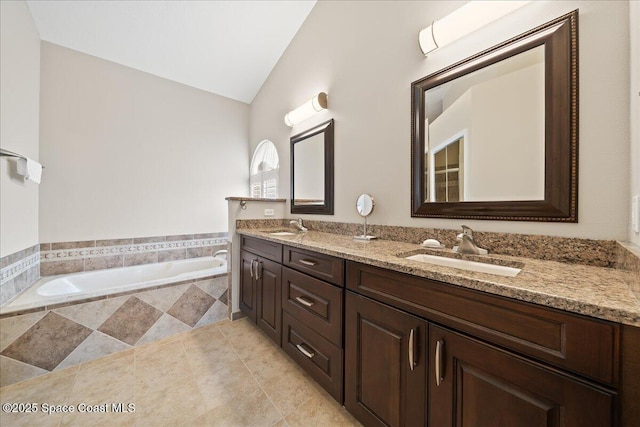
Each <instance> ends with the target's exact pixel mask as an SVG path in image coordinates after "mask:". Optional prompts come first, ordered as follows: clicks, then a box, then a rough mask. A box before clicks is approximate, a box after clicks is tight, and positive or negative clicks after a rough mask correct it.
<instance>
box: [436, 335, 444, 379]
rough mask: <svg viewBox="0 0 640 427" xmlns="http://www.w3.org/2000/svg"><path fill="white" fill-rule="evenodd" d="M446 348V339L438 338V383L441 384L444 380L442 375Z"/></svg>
mask: <svg viewBox="0 0 640 427" xmlns="http://www.w3.org/2000/svg"><path fill="white" fill-rule="evenodd" d="M443 350H444V340H438V342H436V363H435V365H436V366H435V371H436V385H437V386H440V383H441V382H442V381H443V380H444V377H443V376H442V352H443Z"/></svg>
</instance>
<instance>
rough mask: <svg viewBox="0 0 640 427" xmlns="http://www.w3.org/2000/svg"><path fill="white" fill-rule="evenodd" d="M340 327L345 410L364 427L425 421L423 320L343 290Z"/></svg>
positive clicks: (425, 330)
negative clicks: (343, 350)
mask: <svg viewBox="0 0 640 427" xmlns="http://www.w3.org/2000/svg"><path fill="white" fill-rule="evenodd" d="M345 325H346V331H345V407H346V408H347V410H348V411H349V412H351V413H352V414H353V415H354V416H355V417H356V418H357V419H358V420H359V421H360V422H362V423H363V424H364V425H365V426H424V425H426V419H425V416H426V403H427V400H426V399H427V396H426V390H427V386H426V385H427V378H426V374H427V363H428V360H427V353H426V349H427V322H425V321H424V320H422V319H420V318H418V317H415V316H412V315H409V314H407V313H405V312H402V311H400V310H396V309H394V308H391V307H389V306H386V305H384V304H380V303H378V302H376V301H373V300H370V299H368V298H365V297H363V296H360V295H356V294H353V293H351V292H347V293H346V310H345ZM432 425H434V426H435V425H444V424H432Z"/></svg>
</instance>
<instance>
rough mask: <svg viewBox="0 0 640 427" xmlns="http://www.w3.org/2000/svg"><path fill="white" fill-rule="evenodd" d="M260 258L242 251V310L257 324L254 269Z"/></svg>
mask: <svg viewBox="0 0 640 427" xmlns="http://www.w3.org/2000/svg"><path fill="white" fill-rule="evenodd" d="M257 259H258V257H257V256H256V255H254V254H252V253H250V252H246V251H240V303H239V305H240V310H241V311H242V312H243V313H244V314H246V315H247V317H248V318H249V319H251V320H252V321H253V323H256V319H257V314H258V309H257V305H256V304H257V289H256V286H257V284H256V280H255V279H254V277H253V275H254V267H255V263H256V260H257Z"/></svg>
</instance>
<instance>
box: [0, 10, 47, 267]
mask: <svg viewBox="0 0 640 427" xmlns="http://www.w3.org/2000/svg"><path fill="white" fill-rule="evenodd" d="M0 19H1V20H0V146H2V148H4V149H6V150H10V151H13V152H16V153H20V154H22V155H25V156H28V157H30V158H32V159H34V160H38V159H39V153H38V109H39V106H38V105H39V91H40V36H39V35H38V32H37V30H36V28H35V25H34V23H33V20H32V19H31V13H30V12H29V8H28V7H27V3H25V2H23V1H19V2H18V1H16V2H5V1H3V2H0ZM44 177H45V179H46V173H45V174H44ZM38 190H39V187H38V184H36V183H34V182H32V181H27V182H24V180H23V179H22V177H20V176H17V175H16V161H15V160H13V159H12V160H9V158H7V157H2V158H0V257H4V256H6V255H9V254H12V253H15V252H18V251H20V250H22V249H25V248H28V247H31V246H33V245H35V244H37V243H38Z"/></svg>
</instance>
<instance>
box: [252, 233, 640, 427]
mask: <svg viewBox="0 0 640 427" xmlns="http://www.w3.org/2000/svg"><path fill="white" fill-rule="evenodd" d="M240 258H241V269H240V308H241V310H242V311H243V312H244V313H245V314H246V315H247V316H248V317H249V318H250V319H251V320H252V321H253V322H255V323H256V324H257V325H258V326H259V327H260V328H261V329H262V330H263V331H265V333H266V334H268V335H269V336H270V337H271V338H272V339H273V340H274V341H276V342H277V343H279V344H280V345H281V347H282V348H283V349H284V351H285V352H287V353H288V354H289V355H290V356H291V357H292V358H293V359H294V360H296V361H297V363H298V364H299V365H300V366H301V367H302V368H303V369H304V370H305V371H306V372H307V373H308V374H309V375H310V376H311V377H312V378H314V379H315V380H316V381H317V382H318V383H319V384H320V385H321V386H322V387H323V388H325V389H326V390H327V391H328V392H329V393H330V394H331V395H332V396H333V397H334V398H335V399H336V400H337V401H338V402H340V403H342V402H344V405H345V407H346V408H347V410H348V411H349V412H351V413H352V414H353V415H354V416H355V417H356V418H357V419H358V420H359V421H360V422H362V423H363V424H364V425H365V426H427V425H428V426H430V427H450V426H451V427H453V426H456V427H485V426H486V427H493V426H508V427H510V426H513V427H530V426H532V427H542V426H544V427H548V426H554V427H577V426H598V427H609V426H624V427H627V426H628V427H631V426H633V427H635V426H636V425H638V417H637V414H640V409H639V408H640V405H639V404H638V396H640V375H639V374H640V345H639V344H638V343H640V328H635V327H631V326H621V325H620V324H617V323H614V322H608V321H604V320H600V319H595V318H591V317H588V316H581V315H577V314H574V313H570V312H567V311H563V310H557V309H552V308H549V307H544V306H541V305H537V304H531V303H527V302H522V301H516V300H514V299H511V298H506V297H501V296H497V295H491V294H489V293H486V292H481V291H475V290H472V289H466V288H463V287H460V286H454V285H451V284H448V283H444V282H438V281H435V280H430V279H426V278H421V277H416V276H412V275H410V274H406V273H400V272H396V271H391V270H388V269H384V268H380V267H375V266H371V265H366V264H361V263H358V262H355V261H347V262H346V263H345V260H343V259H340V258H339V257H335V256H330V255H326V254H321V253H316V252H314V251H310V250H307V249H302V248H297V247H291V246H287V245H284V246H283V245H280V244H278V243H275V242H272V241H268V240H262V239H257V238H252V237H247V236H243V239H242V247H241V257H240ZM345 287H346V290H345Z"/></svg>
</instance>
